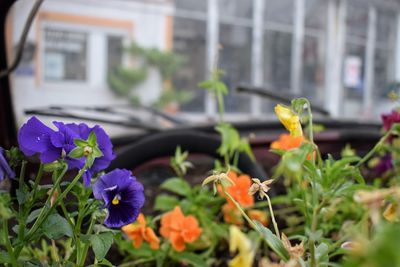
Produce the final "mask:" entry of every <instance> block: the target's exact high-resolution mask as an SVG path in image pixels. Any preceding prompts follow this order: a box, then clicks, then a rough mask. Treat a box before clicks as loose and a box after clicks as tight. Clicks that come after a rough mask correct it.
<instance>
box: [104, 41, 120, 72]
mask: <svg viewBox="0 0 400 267" xmlns="http://www.w3.org/2000/svg"><path fill="white" fill-rule="evenodd" d="M122 53H123V45H122V37H119V36H107V56H108V60H107V73H112V72H114V71H115V69H117V68H118V67H120V66H121V65H122Z"/></svg>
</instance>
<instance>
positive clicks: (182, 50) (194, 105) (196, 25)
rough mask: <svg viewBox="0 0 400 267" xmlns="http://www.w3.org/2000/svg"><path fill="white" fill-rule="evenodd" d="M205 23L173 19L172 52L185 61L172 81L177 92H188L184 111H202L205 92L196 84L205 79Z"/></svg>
mask: <svg viewBox="0 0 400 267" xmlns="http://www.w3.org/2000/svg"><path fill="white" fill-rule="evenodd" d="M205 33H206V23H205V22H204V21H198V20H192V19H186V18H175V20H174V52H175V53H177V54H178V55H181V56H183V57H184V59H185V64H184V66H182V67H181V68H179V69H178V70H177V73H176V74H175V77H174V79H173V83H174V87H175V88H177V89H178V90H189V91H191V92H192V93H193V98H192V100H191V101H190V102H189V103H187V104H184V105H183V106H182V107H181V109H182V110H184V111H196V112H200V111H204V101H205V98H204V96H205V92H204V90H202V89H199V88H198V87H197V84H198V83H199V82H201V81H203V80H204V79H205V77H206V75H205V67H206V39H205V38H206V37H205Z"/></svg>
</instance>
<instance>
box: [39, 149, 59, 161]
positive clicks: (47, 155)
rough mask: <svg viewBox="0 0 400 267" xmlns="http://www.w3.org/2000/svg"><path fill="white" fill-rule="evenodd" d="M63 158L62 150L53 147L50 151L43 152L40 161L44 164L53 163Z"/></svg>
mask: <svg viewBox="0 0 400 267" xmlns="http://www.w3.org/2000/svg"><path fill="white" fill-rule="evenodd" d="M60 156H61V149H60V148H56V147H51V148H50V149H48V150H46V151H43V152H42V153H41V154H40V160H41V161H42V162H43V163H51V162H53V161H55V160H57V159H59V158H60Z"/></svg>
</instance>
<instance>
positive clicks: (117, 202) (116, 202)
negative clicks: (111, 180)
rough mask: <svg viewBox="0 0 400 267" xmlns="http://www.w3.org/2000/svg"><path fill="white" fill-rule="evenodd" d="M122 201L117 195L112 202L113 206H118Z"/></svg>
mask: <svg viewBox="0 0 400 267" xmlns="http://www.w3.org/2000/svg"><path fill="white" fill-rule="evenodd" d="M120 199H121V197H120V196H119V195H116V196H115V197H114V198H113V200H112V201H111V203H112V204H113V205H118V204H119V200H120Z"/></svg>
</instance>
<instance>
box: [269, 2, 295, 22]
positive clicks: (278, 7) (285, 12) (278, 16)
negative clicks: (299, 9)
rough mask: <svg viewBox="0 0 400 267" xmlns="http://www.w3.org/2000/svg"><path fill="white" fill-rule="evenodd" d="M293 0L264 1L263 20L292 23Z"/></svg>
mask: <svg viewBox="0 0 400 267" xmlns="http://www.w3.org/2000/svg"><path fill="white" fill-rule="evenodd" d="M293 1H295V0H280V1H265V16H264V17H265V20H266V21H272V22H279V23H284V24H293V12H294V2H293Z"/></svg>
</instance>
